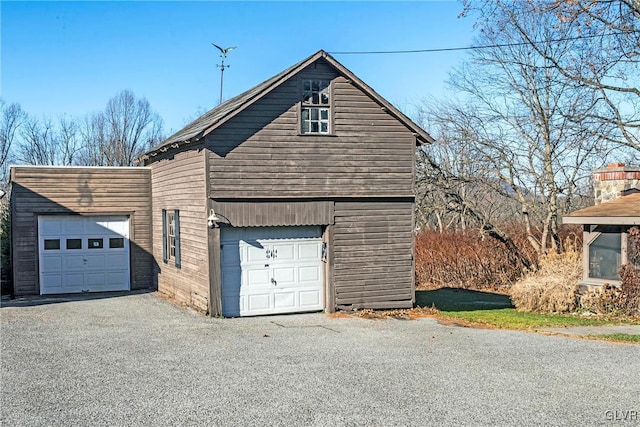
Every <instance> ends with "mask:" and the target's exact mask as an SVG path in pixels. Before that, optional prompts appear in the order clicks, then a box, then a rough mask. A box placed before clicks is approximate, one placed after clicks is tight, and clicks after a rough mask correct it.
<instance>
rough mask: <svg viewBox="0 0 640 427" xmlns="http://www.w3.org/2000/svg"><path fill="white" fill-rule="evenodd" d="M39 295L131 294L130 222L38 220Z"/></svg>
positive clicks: (102, 218) (68, 218)
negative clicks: (127, 291) (118, 292)
mask: <svg viewBox="0 0 640 427" xmlns="http://www.w3.org/2000/svg"><path fill="white" fill-rule="evenodd" d="M38 245H39V256H40V263H39V264H40V294H42V295H44V294H60V293H76V292H105V291H123V290H129V218H128V217H126V216H91V217H81V216H40V217H38Z"/></svg>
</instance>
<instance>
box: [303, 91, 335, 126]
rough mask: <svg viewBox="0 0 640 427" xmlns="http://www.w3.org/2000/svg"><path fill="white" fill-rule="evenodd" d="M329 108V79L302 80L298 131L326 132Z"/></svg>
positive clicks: (328, 121)
mask: <svg viewBox="0 0 640 427" xmlns="http://www.w3.org/2000/svg"><path fill="white" fill-rule="evenodd" d="M330 109H331V95H330V91H329V81H328V80H313V79H312V80H303V81H302V104H301V109H300V122H301V123H300V126H301V127H300V131H301V132H302V133H303V134H328V133H329V132H330V126H329V123H330V120H329V117H330Z"/></svg>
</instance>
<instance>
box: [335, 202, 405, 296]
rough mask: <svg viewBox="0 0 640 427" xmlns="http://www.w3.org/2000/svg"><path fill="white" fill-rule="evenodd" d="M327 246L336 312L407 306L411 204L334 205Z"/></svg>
mask: <svg viewBox="0 0 640 427" xmlns="http://www.w3.org/2000/svg"><path fill="white" fill-rule="evenodd" d="M332 242H333V247H332V248H331V251H332V254H331V259H332V261H333V290H334V295H335V305H336V307H338V308H344V307H351V308H399V307H411V306H412V301H413V298H414V290H413V202H412V201H411V200H406V201H384V200H375V201H367V200H362V201H339V202H336V204H335V225H334V226H333V228H332Z"/></svg>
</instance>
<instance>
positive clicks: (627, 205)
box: [562, 193, 640, 225]
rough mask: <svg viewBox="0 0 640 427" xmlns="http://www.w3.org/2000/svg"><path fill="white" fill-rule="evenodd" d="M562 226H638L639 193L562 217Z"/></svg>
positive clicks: (639, 214) (639, 219)
mask: <svg viewBox="0 0 640 427" xmlns="http://www.w3.org/2000/svg"><path fill="white" fill-rule="evenodd" d="M562 222H563V223H564V224H594V225H599V224H602V225H605V224H609V225H639V224H640V193H632V194H628V195H626V196H622V197H618V198H617V199H613V200H611V201H608V202H604V203H601V204H599V205H596V206H590V207H588V208H584V209H580V210H578V211H575V212H571V213H570V214H569V215H565V216H563V217H562Z"/></svg>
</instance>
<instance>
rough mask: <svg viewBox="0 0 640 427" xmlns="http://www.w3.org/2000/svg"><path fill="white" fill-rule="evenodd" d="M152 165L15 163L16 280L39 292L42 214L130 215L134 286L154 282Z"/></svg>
mask: <svg viewBox="0 0 640 427" xmlns="http://www.w3.org/2000/svg"><path fill="white" fill-rule="evenodd" d="M150 172H151V171H150V170H149V169H148V168H89V167H86V168H84V167H83V168H80V167H35V166H19V167H14V168H12V173H11V178H12V190H11V204H12V225H13V228H12V236H13V286H14V292H15V294H16V295H29V294H38V293H39V286H38V280H39V279H38V236H37V234H38V214H67V215H74V214H81V215H90V214H93V215H95V214H101V215H130V216H131V219H130V228H131V230H132V232H131V236H130V245H131V246H130V250H131V272H132V275H131V289H145V288H149V287H151V286H152V285H153V277H152V274H153V268H152V266H153V257H152V255H151V224H150V221H151V197H150V193H151V187H150Z"/></svg>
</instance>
